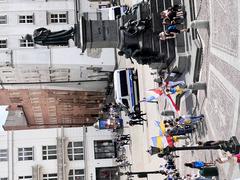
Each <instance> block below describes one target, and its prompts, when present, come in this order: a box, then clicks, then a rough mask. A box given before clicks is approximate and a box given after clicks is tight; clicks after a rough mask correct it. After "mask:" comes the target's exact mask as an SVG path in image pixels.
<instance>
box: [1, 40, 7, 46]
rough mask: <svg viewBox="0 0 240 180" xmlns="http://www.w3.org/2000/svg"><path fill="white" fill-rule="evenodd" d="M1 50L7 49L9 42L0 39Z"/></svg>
mask: <svg viewBox="0 0 240 180" xmlns="http://www.w3.org/2000/svg"><path fill="white" fill-rule="evenodd" d="M0 48H7V40H6V39H0Z"/></svg>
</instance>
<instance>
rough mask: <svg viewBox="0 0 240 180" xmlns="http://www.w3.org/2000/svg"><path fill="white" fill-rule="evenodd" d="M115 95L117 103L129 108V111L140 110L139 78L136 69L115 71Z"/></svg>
mask: <svg viewBox="0 0 240 180" xmlns="http://www.w3.org/2000/svg"><path fill="white" fill-rule="evenodd" d="M113 79H114V96H115V101H116V103H117V104H119V105H122V106H123V107H125V108H127V109H128V111H129V112H134V111H139V110H140V105H139V103H138V97H139V96H138V78H137V72H134V69H131V68H130V69H118V70H115V71H114V75H113Z"/></svg>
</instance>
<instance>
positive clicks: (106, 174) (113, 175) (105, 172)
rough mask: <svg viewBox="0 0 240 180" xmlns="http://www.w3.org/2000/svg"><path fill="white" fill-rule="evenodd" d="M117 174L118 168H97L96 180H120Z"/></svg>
mask: <svg viewBox="0 0 240 180" xmlns="http://www.w3.org/2000/svg"><path fill="white" fill-rule="evenodd" d="M117 172H118V169H117V168H116V167H101V168H96V180H109V179H111V180H120V177H119V176H118V175H117Z"/></svg>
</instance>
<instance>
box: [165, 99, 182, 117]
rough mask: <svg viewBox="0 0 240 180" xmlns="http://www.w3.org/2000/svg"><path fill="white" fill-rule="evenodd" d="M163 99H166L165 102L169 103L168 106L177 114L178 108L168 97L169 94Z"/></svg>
mask: <svg viewBox="0 0 240 180" xmlns="http://www.w3.org/2000/svg"><path fill="white" fill-rule="evenodd" d="M165 98H166V99H167V101H168V102H169V104H170V106H171V107H172V109H173V110H174V111H175V112H176V113H178V114H179V107H178V106H177V105H176V104H175V102H174V101H173V99H172V97H171V96H170V94H167V95H166V94H165Z"/></svg>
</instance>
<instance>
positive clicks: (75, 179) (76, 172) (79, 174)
mask: <svg viewBox="0 0 240 180" xmlns="http://www.w3.org/2000/svg"><path fill="white" fill-rule="evenodd" d="M68 180H84V170H83V169H70V170H69V173H68Z"/></svg>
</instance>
